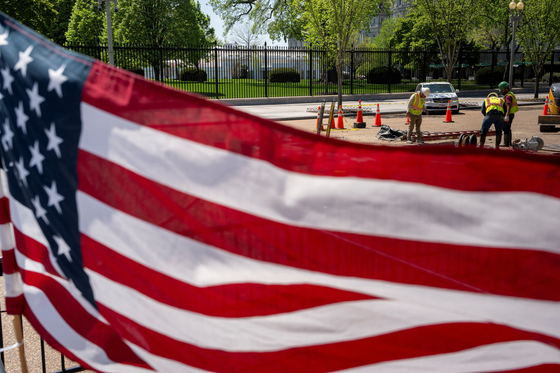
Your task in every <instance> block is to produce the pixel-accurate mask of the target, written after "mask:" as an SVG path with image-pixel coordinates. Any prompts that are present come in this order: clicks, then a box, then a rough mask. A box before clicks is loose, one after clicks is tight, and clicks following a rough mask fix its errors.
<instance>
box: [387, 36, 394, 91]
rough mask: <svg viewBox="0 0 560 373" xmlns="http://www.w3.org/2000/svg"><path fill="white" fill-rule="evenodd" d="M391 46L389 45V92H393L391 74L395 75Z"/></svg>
mask: <svg viewBox="0 0 560 373" xmlns="http://www.w3.org/2000/svg"><path fill="white" fill-rule="evenodd" d="M391 57H392V55H391V46H389V79H387V82H388V84H387V90H388V91H389V93H391V76H392V75H393V68H392V66H393V63H392V61H391Z"/></svg>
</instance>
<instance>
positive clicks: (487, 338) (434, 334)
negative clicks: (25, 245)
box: [99, 305, 560, 373]
mask: <svg viewBox="0 0 560 373" xmlns="http://www.w3.org/2000/svg"><path fill="white" fill-rule="evenodd" d="M99 310H100V312H101V313H102V314H103V316H105V317H106V318H107V320H109V321H110V322H111V324H112V325H114V327H115V328H117V329H118V332H119V333H120V334H121V335H122V337H123V338H125V339H127V340H129V341H130V342H132V343H134V344H137V345H138V346H140V347H141V348H143V349H145V350H146V351H148V352H150V353H152V354H154V355H158V356H161V357H164V358H168V359H172V360H177V361H180V362H182V363H184V364H187V365H190V366H194V367H197V368H200V369H205V370H209V371H213V372H224V371H226V370H225V369H224V366H227V372H230V373H232V372H239V373H249V372H255V373H256V372H262V373H274V372H279V373H281V372H282V373H283V372H302V373H314V372H317V373H319V372H321V373H322V372H331V371H336V370H341V369H349V368H353V367H358V366H363V365H369V364H375V363H380V362H384V361H391V360H399V359H410V358H415V357H421V356H430V355H436V354H445V353H451V352H457V351H462V350H465V349H469V348H474V347H478V346H483V345H488V344H492V343H498V342H506V341H521V340H525V341H526V340H536V341H539V342H542V343H547V344H549V345H551V346H554V347H556V348H559V347H560V340H557V339H554V338H550V337H547V336H544V335H541V334H537V333H529V332H525V331H521V330H517V329H514V328H510V327H507V326H502V325H496V324H476V323H456V324H440V325H431V326H425V327H418V328H413V329H407V330H404V331H399V332H395V333H389V334H385V335H381V336H376V337H371V338H364V339H361V340H353V341H348V342H339V343H331V344H324V345H314V346H307V347H295V348H290V349H287V350H282V351H275V352H226V351H218V350H211V349H205V348H200V347H197V346H194V345H191V344H188V343H184V342H180V341H176V340H173V339H170V338H169V337H167V336H165V335H162V334H159V333H157V332H155V331H153V330H150V329H148V328H145V327H143V326H141V325H139V324H137V323H135V322H134V321H132V320H130V319H128V318H127V317H126V316H123V315H120V314H118V313H115V312H114V311H113V310H111V309H108V308H107V307H105V306H104V305H100V306H99ZM372 322H375V320H372ZM239 337H240V338H242V335H240V336H239ZM318 357H320V358H318Z"/></svg>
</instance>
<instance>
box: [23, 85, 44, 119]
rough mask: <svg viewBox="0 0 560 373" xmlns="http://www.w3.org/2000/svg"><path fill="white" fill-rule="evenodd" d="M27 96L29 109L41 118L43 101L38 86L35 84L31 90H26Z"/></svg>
mask: <svg viewBox="0 0 560 373" xmlns="http://www.w3.org/2000/svg"><path fill="white" fill-rule="evenodd" d="M25 91H26V92H27V96H29V108H30V109H31V110H35V112H37V116H38V117H39V118H40V117H41V106H40V105H41V103H42V102H43V101H45V99H44V98H43V96H40V95H39V84H38V83H37V82H35V84H33V89H29V88H26V89H25Z"/></svg>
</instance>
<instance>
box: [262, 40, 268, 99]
mask: <svg viewBox="0 0 560 373" xmlns="http://www.w3.org/2000/svg"><path fill="white" fill-rule="evenodd" d="M266 49H267V48H266V41H265V42H264V71H263V74H264V97H268V60H267V57H268V56H267V53H266Z"/></svg>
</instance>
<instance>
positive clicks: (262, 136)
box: [83, 62, 560, 197]
mask: <svg viewBox="0 0 560 373" xmlns="http://www.w3.org/2000/svg"><path fill="white" fill-rule="evenodd" d="M119 77H120V79H121V80H126V79H129V73H124V72H123V73H121V74H120V75H119V72H117V71H115V70H113V69H112V68H111V67H109V66H106V65H102V64H100V63H99V62H97V63H96V64H94V66H93V68H92V70H91V72H90V75H89V77H88V80H87V81H86V83H85V86H84V90H83V100H84V102H87V103H88V104H91V105H93V106H95V107H97V108H99V109H102V110H104V111H106V112H109V113H112V114H114V115H116V116H119V117H121V118H124V119H127V120H130V121H132V122H134V123H137V124H139V125H143V126H147V127H150V128H153V129H156V130H158V131H162V132H166V133H169V134H172V135H174V136H178V137H181V138H184V139H188V140H192V141H196V142H198V143H201V144H206V145H210V146H213V147H216V148H221V149H227V150H228V151H231V152H234V153H238V154H243V155H246V156H250V157H252V158H256V159H262V160H265V161H267V162H270V163H272V164H274V165H276V166H278V167H281V168H284V169H286V170H290V171H295V172H300V173H306V174H312V175H328V176H356V177H364V178H376V179H388V180H398V181H407V182H416V183H423V184H427V185H433V186H438V187H443V188H448V189H454V190H465V191H531V192H536V193H542V194H547V195H550V196H554V197H560V168H559V167H558V166H559V165H560V159H559V158H558V157H542V156H535V155H531V154H520V153H512V152H500V153H496V152H494V151H485V150H483V149H469V148H459V149H455V148H454V149H453V151H450V150H449V148H446V147H423V148H421V149H420V148H415V149H410V148H406V147H389V146H386V147H385V146H377V147H372V146H369V145H360V144H355V143H352V144H349V143H342V142H340V141H336V140H332V139H326V138H324V137H319V136H315V135H313V134H311V133H306V132H302V131H298V130H295V129H292V128H289V127H287V126H283V125H281V124H279V123H276V122H273V121H269V120H266V119H263V118H258V117H255V116H252V115H250V114H247V113H243V112H238V111H235V110H234V109H232V108H229V107H226V106H222V105H220V104H217V103H215V102H209V101H208V100H206V99H203V98H200V97H197V96H193V95H190V94H188V93H186V92H177V91H173V90H170V89H168V88H166V87H164V86H160V85H156V84H153V83H152V82H149V81H146V80H142V79H137V80H135V81H134V82H128V81H127V87H130V89H129V88H127V89H126V100H124V101H126V102H125V103H123V98H122V97H123V92H122V91H123V90H124V88H122V87H120V88H118V89H117V88H115V79H116V78H119ZM132 85H133V86H134V87H133V88H134V89H132V88H131V87H132ZM373 150H375V152H373ZM512 175H523V177H512Z"/></svg>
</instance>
